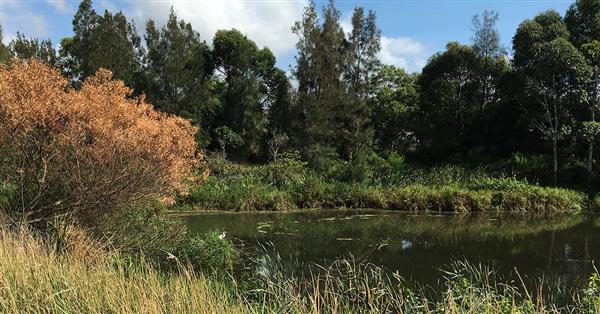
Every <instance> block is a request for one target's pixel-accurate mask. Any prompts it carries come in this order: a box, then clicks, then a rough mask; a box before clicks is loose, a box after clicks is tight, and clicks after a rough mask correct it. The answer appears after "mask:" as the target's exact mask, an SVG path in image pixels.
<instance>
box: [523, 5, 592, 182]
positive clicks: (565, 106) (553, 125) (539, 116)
mask: <svg viewBox="0 0 600 314" xmlns="http://www.w3.org/2000/svg"><path fill="white" fill-rule="evenodd" d="M513 49H514V51H515V60H514V64H515V69H516V71H517V72H518V73H519V75H521V76H522V77H523V78H524V82H525V83H526V84H525V86H524V88H525V91H526V98H525V99H523V100H522V102H521V106H522V109H523V110H524V111H525V112H526V114H527V116H528V118H529V120H530V122H531V125H532V126H533V127H534V128H535V129H536V130H537V131H538V133H539V134H540V136H541V138H542V139H543V140H547V141H549V142H550V143H551V145H552V172H553V181H554V183H555V184H556V182H557V177H558V150H559V147H558V145H559V142H560V141H561V140H563V139H565V138H566V137H567V136H568V135H570V134H571V130H572V128H573V120H574V109H575V108H577V107H578V106H580V105H581V101H582V97H581V95H582V94H584V93H585V90H586V86H587V84H588V82H587V79H588V78H589V77H590V76H591V69H590V68H589V66H588V65H587V62H586V60H585V58H584V57H583V55H582V54H581V53H580V52H579V51H578V50H577V48H576V47H575V46H573V44H571V43H570V42H569V32H568V30H567V28H566V26H565V24H564V23H563V21H562V19H561V17H560V15H559V14H558V13H557V12H555V11H547V12H543V13H540V14H538V15H537V16H536V17H535V18H534V19H533V20H526V21H524V22H523V23H521V25H519V28H518V29H517V32H516V34H515V36H514V38H513Z"/></svg>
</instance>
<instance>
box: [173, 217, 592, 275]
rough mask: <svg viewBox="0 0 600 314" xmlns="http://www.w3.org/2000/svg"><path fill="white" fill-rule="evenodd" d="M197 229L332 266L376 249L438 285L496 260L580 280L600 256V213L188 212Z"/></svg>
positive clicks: (376, 258)
mask: <svg viewBox="0 0 600 314" xmlns="http://www.w3.org/2000/svg"><path fill="white" fill-rule="evenodd" d="M185 220H186V221H187V223H188V225H189V227H190V229H191V230H192V231H193V232H197V233H203V232H207V231H210V230H219V231H225V232H226V235H227V237H229V238H232V239H234V241H236V242H237V243H242V244H244V245H246V246H250V247H252V246H256V245H258V244H259V243H266V242H272V243H273V246H274V247H275V249H276V250H277V251H278V252H279V254H280V255H281V256H282V257H283V258H284V259H286V260H297V261H299V262H305V263H312V262H315V263H320V264H324V263H325V264H326V263H328V262H331V261H333V260H335V259H337V258H341V257H348V256H349V255H350V254H351V255H354V256H357V257H366V256H369V255H371V253H372V252H373V250H374V249H375V248H376V247H378V245H380V244H384V245H385V246H383V247H382V248H381V249H379V250H378V251H377V252H376V253H375V254H374V255H373V259H372V262H373V263H375V264H378V265H381V266H384V267H385V268H387V269H389V270H390V271H397V272H398V273H400V275H402V276H403V277H404V278H406V279H408V280H411V281H413V282H417V283H420V284H425V285H429V284H431V285H435V284H437V283H438V280H439V278H440V275H441V273H440V271H439V269H444V268H447V266H448V265H449V263H451V262H452V261H453V260H457V259H459V260H465V259H466V260H468V261H470V262H474V263H483V264H486V265H493V266H494V267H495V268H496V269H498V270H500V271H501V272H503V273H506V274H509V273H511V272H514V269H515V268H517V269H518V271H519V272H520V274H522V275H523V276H526V277H528V278H530V279H534V278H540V277H542V276H544V278H545V281H546V282H558V281H561V282H566V283H569V285H573V284H578V283H580V282H582V281H584V280H585V279H587V277H588V276H589V274H590V273H591V272H592V271H593V270H594V268H593V267H594V263H596V264H598V262H599V261H600V216H598V215H589V214H568V215H558V214H555V215H535V216H533V215H517V214H498V215H489V214H467V215H411V214H408V213H404V212H394V211H377V210H318V211H304V212H286V213H276V212H269V213H203V214H195V215H189V216H185Z"/></svg>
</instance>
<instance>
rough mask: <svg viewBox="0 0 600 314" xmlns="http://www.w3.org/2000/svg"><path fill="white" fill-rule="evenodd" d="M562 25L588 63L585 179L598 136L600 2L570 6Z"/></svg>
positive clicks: (591, 0) (582, 0) (593, 0)
mask: <svg viewBox="0 0 600 314" xmlns="http://www.w3.org/2000/svg"><path fill="white" fill-rule="evenodd" d="M565 24H566V26H567V28H568V29H569V33H570V39H571V42H573V44H574V45H575V46H576V47H578V48H579V50H580V51H581V52H582V53H583V55H584V56H585V57H586V59H587V60H588V63H589V65H590V66H591V68H592V73H593V75H592V76H591V78H590V80H589V81H590V84H589V88H588V89H587V90H586V91H585V93H584V94H582V95H581V96H582V102H583V103H584V104H585V105H586V107H587V110H588V112H589V116H588V117H587V119H586V120H587V121H586V122H584V123H583V124H582V133H583V134H582V135H583V138H584V140H585V141H587V144H588V152H587V170H588V178H589V179H591V178H592V176H593V171H592V164H593V159H594V142H595V141H596V140H597V136H598V135H599V134H597V133H596V131H597V130H598V127H597V125H596V124H597V122H596V112H597V111H598V109H599V108H600V1H598V0H578V1H576V2H575V3H573V4H571V6H570V7H569V9H568V10H567V13H566V15H565Z"/></svg>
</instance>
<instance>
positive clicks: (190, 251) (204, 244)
mask: <svg viewBox="0 0 600 314" xmlns="http://www.w3.org/2000/svg"><path fill="white" fill-rule="evenodd" d="M176 253H177V254H178V255H179V256H180V257H183V258H185V259H186V260H187V261H188V262H189V263H190V264H191V265H192V266H193V267H194V269H205V270H214V271H219V270H228V269H229V270H230V269H231V268H232V267H233V263H234V261H235V260H236V259H237V258H238V257H239V253H238V251H237V250H236V248H235V247H234V246H233V244H232V243H231V241H229V240H227V239H226V238H225V237H224V233H223V234H220V233H219V232H216V231H212V232H209V233H208V234H205V235H201V236H194V237H190V238H188V239H187V240H186V241H183V242H182V243H181V244H180V247H179V248H178V251H177V252H176Z"/></svg>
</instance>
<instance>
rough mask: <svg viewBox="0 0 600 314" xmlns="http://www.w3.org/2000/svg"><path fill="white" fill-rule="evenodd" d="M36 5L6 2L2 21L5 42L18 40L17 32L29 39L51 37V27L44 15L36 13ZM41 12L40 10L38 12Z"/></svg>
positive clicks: (0, 18)
mask: <svg viewBox="0 0 600 314" xmlns="http://www.w3.org/2000/svg"><path fill="white" fill-rule="evenodd" d="M34 5H35V3H33V4H32V3H31V2H25V1H24V2H12V1H9V2H4V3H3V5H2V12H0V15H1V16H0V20H2V32H3V36H4V42H5V43H8V42H10V41H11V40H12V39H14V38H16V36H17V31H20V32H21V33H23V34H25V35H27V36H28V37H41V38H45V37H48V36H49V35H50V33H49V31H48V30H49V25H48V22H47V21H46V18H45V17H44V15H42V14H40V13H36V10H35V8H34ZM37 11H38V12H39V10H37Z"/></svg>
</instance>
